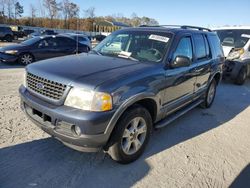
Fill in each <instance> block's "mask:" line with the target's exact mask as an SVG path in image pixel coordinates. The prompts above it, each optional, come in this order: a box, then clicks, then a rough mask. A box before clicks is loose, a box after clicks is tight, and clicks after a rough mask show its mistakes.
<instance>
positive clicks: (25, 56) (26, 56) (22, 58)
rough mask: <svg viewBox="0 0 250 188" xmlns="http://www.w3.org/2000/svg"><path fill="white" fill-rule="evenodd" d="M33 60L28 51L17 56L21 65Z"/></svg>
mask: <svg viewBox="0 0 250 188" xmlns="http://www.w3.org/2000/svg"><path fill="white" fill-rule="evenodd" d="M33 61H34V58H33V56H32V55H31V54H29V53H24V54H22V55H21V56H20V57H19V62H20V63H21V64H23V65H29V64H31V63H32V62H33Z"/></svg>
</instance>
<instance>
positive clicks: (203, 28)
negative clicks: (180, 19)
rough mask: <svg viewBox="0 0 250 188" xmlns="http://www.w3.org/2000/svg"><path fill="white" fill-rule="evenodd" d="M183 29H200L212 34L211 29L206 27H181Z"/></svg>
mask: <svg viewBox="0 0 250 188" xmlns="http://www.w3.org/2000/svg"><path fill="white" fill-rule="evenodd" d="M181 28H182V29H198V30H199V31H208V32H212V30H211V29H208V28H205V27H197V26H190V25H183V26H181Z"/></svg>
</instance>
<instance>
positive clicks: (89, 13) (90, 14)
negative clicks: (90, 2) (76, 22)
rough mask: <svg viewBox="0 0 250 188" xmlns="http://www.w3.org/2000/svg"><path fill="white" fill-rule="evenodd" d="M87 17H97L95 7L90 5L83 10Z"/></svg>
mask: <svg viewBox="0 0 250 188" xmlns="http://www.w3.org/2000/svg"><path fill="white" fill-rule="evenodd" d="M83 12H84V14H85V17H87V18H94V17H95V7H89V8H88V9H86V10H83Z"/></svg>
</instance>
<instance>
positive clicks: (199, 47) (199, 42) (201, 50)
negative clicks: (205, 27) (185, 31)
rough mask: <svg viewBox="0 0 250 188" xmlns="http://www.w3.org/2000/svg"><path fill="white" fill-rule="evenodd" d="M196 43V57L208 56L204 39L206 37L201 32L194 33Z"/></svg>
mask: <svg viewBox="0 0 250 188" xmlns="http://www.w3.org/2000/svg"><path fill="white" fill-rule="evenodd" d="M194 43H195V54H196V58H197V59H198V60H199V59H203V58H206V57H207V54H206V46H205V41H204V38H203V36H202V35H201V34H198V35H194Z"/></svg>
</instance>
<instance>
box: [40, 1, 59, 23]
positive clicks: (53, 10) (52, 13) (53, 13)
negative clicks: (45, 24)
mask: <svg viewBox="0 0 250 188" xmlns="http://www.w3.org/2000/svg"><path fill="white" fill-rule="evenodd" d="M43 5H44V7H45V8H46V9H47V12H48V16H49V18H50V25H51V27H53V19H54V18H55V17H57V16H58V12H59V10H60V7H59V4H58V3H57V2H56V0H43Z"/></svg>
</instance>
